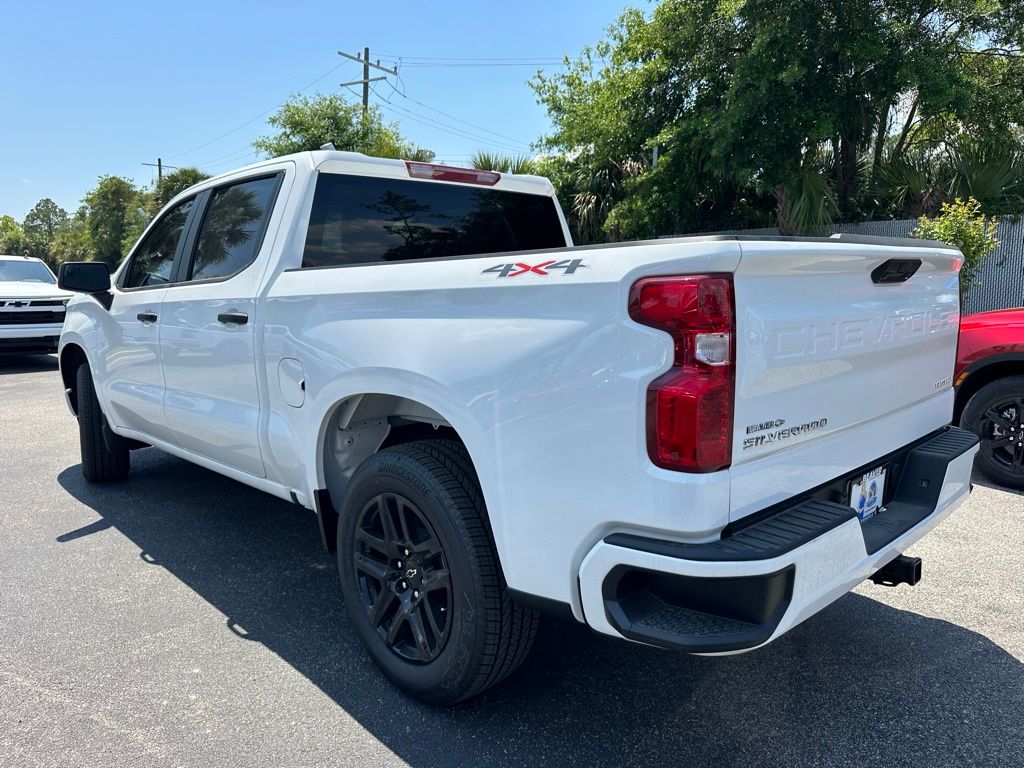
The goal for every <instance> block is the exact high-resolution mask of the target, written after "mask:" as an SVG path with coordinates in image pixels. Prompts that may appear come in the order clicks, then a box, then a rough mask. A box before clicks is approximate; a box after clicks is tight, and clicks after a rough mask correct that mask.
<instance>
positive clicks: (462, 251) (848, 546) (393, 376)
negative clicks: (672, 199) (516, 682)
mask: <svg viewBox="0 0 1024 768" xmlns="http://www.w3.org/2000/svg"><path fill="white" fill-rule="evenodd" d="M961 261H962V256H961V254H960V253H959V252H958V251H957V250H955V249H953V248H950V247H948V246H944V245H941V244H938V243H930V242H923V241H919V240H885V239H867V238H855V237H848V236H846V235H843V236H840V237H837V238H831V239H793V238H774V239H772V238H739V237H721V236H719V237H692V238H678V239H668V240H658V241H651V242H639V243H619V244H614V245H598V246H587V247H573V245H572V242H571V240H570V235H569V231H568V228H567V226H566V222H565V219H564V217H563V215H562V212H561V210H560V208H559V205H558V202H557V199H556V197H555V194H554V190H553V188H552V186H551V184H550V183H549V182H548V181H546V180H545V179H542V178H538V177H532V176H518V175H507V174H500V173H496V172H493V171H482V170H475V169H460V168H454V167H450V166H445V165H433V164H427V163H419V162H403V161H397V160H383V159H376V158H371V157H367V156H364V155H360V154H355V153H344V152H335V151H318V152H311V153H302V154H296V155H291V156H286V157H281V158H278V159H275V160H271V161H267V162H263V163H259V164H257V165H253V166H250V167H247V168H244V169H241V170H238V171H235V172H232V173H229V174H226V175H222V176H218V177H216V178H213V179H210V180H207V181H204V182H202V183H200V184H198V185H196V186H194V187H192V188H191V189H189V190H187V191H186V192H184V193H182V194H181V195H179V196H178V197H177V198H175V199H174V200H172V201H170V203H168V205H167V206H166V207H165V208H164V210H163V211H162V212H161V213H160V214H159V215H158V216H157V217H156V219H155V220H154V221H153V222H152V223H151V224H150V226H149V228H148V229H147V230H146V232H144V233H143V235H142V236H141V238H140V240H139V242H138V243H137V244H136V245H135V247H134V248H133V249H132V251H131V252H130V254H129V255H128V257H127V258H126V259H125V261H124V263H123V264H121V265H120V267H119V268H118V269H117V270H116V271H115V272H114V274H113V276H111V275H110V274H109V273H108V270H107V268H106V267H105V266H104V265H102V264H96V263H77V264H65V265H64V266H63V267H62V270H61V285H62V286H64V287H66V288H68V289H70V290H74V291H77V292H78V295H77V296H76V297H75V298H74V299H73V300H72V301H71V303H70V305H69V306H68V317H67V321H66V323H65V326H64V333H63V335H62V337H61V345H60V367H61V375H62V377H63V384H64V387H65V391H66V393H67V400H68V404H69V406H70V408H71V410H72V412H73V413H74V414H75V416H76V417H77V419H78V426H79V431H80V438H81V455H82V471H83V473H84V474H85V477H86V478H87V479H88V480H90V481H95V482H105V481H114V480H121V479H123V478H125V477H126V475H127V474H128V472H129V463H130V452H131V450H133V449H135V448H139V447H141V446H154V447H156V448H158V449H160V450H163V451H166V452H168V453H170V454H173V455H175V456H179V457H182V458H184V459H187V460H188V461H191V462H194V463H196V464H199V465H201V466H203V467H207V468H209V469H211V470H214V471H216V472H219V473H221V474H223V475H226V476H227V477H230V478H234V479H235V480H238V481H239V482H242V483H245V484H246V485H250V486H252V487H254V488H258V489H261V490H263V491H266V492H267V493H270V494H273V495H275V496H278V497H280V498H282V499H287V500H290V501H291V502H294V504H295V505H297V506H299V507H303V508H306V509H309V510H311V511H313V512H315V516H316V520H317V521H318V524H319V529H320V532H321V534H322V537H323V542H324V545H325V546H326V547H327V548H328V550H330V551H332V552H336V553H337V563H338V569H339V574H340V591H341V595H342V597H343V599H344V603H345V606H346V610H347V613H348V616H349V618H350V621H351V625H352V628H353V631H355V632H356V633H357V634H358V635H359V637H360V638H361V640H362V642H363V643H364V644H365V647H366V649H367V650H368V652H369V655H370V656H371V657H372V659H373V660H374V661H375V662H376V663H377V664H378V665H379V666H380V667H381V668H382V669H383V670H384V672H385V673H386V674H387V675H388V676H389V677H390V678H391V679H392V680H393V681H395V682H396V683H397V684H398V685H399V686H400V687H401V688H403V689H405V690H406V691H407V692H409V693H411V694H412V695H414V696H416V697H419V698H420V699H423V700H426V701H430V702H434V703H451V702H455V701H459V700H462V699H465V698H468V697H470V696H472V695H474V694H476V693H479V692H480V691H482V690H484V689H485V688H487V687H489V686H491V685H493V684H495V683H497V682H499V681H500V680H502V679H503V678H505V677H506V676H507V675H509V674H510V673H511V672H512V671H513V670H515V669H516V668H517V667H518V666H519V665H520V663H521V662H522V661H523V659H524V657H525V656H526V654H527V651H528V650H529V648H530V645H531V643H532V641H533V639H534V634H535V631H536V627H537V617H538V613H539V612H549V613H554V614H559V615H563V616H566V617H570V618H572V619H574V620H576V621H578V622H582V623H585V624H587V625H589V626H590V627H592V628H593V629H594V630H596V631H597V632H600V633H604V634H607V635H611V636H614V637H619V638H626V639H629V640H633V641H637V642H640V643H646V644H650V645H655V646H661V647H664V648H670V649H677V650H679V651H683V652H687V653H696V654H732V653H737V652H741V651H749V650H751V649H754V648H758V647H760V646H763V645H765V644H766V643H768V642H771V641H772V640H774V639H775V638H778V637H779V636H780V635H782V634H784V633H785V632H787V631H788V630H790V629H792V628H793V627H794V626H796V625H797V624H799V623H800V622H802V621H804V620H805V619H807V618H809V617H810V616H813V615H814V614H815V613H817V612H818V611H820V610H821V609H822V608H823V607H825V606H826V605H828V604H829V603H831V602H832V601H834V600H836V599H837V598H838V597H840V596H841V595H843V594H844V593H845V592H847V591H848V590H850V589H851V588H853V587H854V586H855V585H857V584H858V583H859V582H861V581H864V580H865V579H869V578H873V579H874V580H876V581H878V582H881V583H886V584H898V583H910V584H913V583H915V582H916V581H917V579H918V578H919V576H920V561H919V560H918V559H916V558H909V557H907V556H905V555H903V552H904V550H905V549H906V548H907V547H909V546H910V545H912V544H913V543H914V542H916V541H917V540H918V539H920V538H921V537H922V536H924V535H925V534H926V533H927V532H928V531H929V530H931V529H932V528H934V527H935V526H936V525H937V524H938V523H939V522H940V521H941V520H942V519H943V518H944V517H946V516H947V515H948V514H950V513H951V512H952V511H953V510H954V508H955V507H956V506H957V505H958V504H960V503H961V502H962V501H963V500H964V498H965V497H966V496H967V494H968V493H969V492H970V476H971V464H972V462H973V460H974V455H975V453H976V452H977V442H978V441H977V438H976V437H975V436H974V435H973V434H971V433H969V432H967V431H964V430H960V429H958V428H954V427H951V426H949V424H950V420H951V416H952V413H953V389H952V376H953V366H954V358H955V356H956V343H957V329H958V323H959V290H958V288H959V286H958V273H959V267H960V265H961Z"/></svg>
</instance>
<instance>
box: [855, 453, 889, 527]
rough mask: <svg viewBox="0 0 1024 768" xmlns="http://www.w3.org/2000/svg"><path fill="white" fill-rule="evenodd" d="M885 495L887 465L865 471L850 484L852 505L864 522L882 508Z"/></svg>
mask: <svg viewBox="0 0 1024 768" xmlns="http://www.w3.org/2000/svg"><path fill="white" fill-rule="evenodd" d="M884 496H885V467H878V468H877V469H872V470H871V471H870V472H865V473H864V474H863V475H862V476H861V478H860V479H859V480H854V481H853V483H851V484H850V506H851V507H853V511H854V512H856V513H857V517H859V518H860V519H861V521H862V522H863V521H864V520H867V519H869V518H870V517H873V516H874V515H875V514H876V513H877V512H878V511H879V510H880V509H881V508H882V498H883V497H884Z"/></svg>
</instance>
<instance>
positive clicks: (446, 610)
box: [337, 439, 537, 704]
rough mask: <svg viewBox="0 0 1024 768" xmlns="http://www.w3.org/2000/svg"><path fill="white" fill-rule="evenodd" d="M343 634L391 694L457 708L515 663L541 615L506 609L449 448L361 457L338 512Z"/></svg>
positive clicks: (484, 519)
mask: <svg viewBox="0 0 1024 768" xmlns="http://www.w3.org/2000/svg"><path fill="white" fill-rule="evenodd" d="M337 541H338V547H337V549H338V576H339V578H340V581H341V594H342V598H343V599H344V601H345V611H346V613H347V614H348V618H349V623H350V624H351V626H352V629H353V630H354V631H355V633H356V634H357V635H358V637H359V640H360V641H361V642H362V643H363V646H364V647H365V648H366V651H367V653H368V654H369V656H370V658H371V659H373V661H374V662H375V663H376V664H377V665H378V666H379V667H380V668H381V670H382V671H383V672H384V674H385V675H387V676H388V678H390V679H391V680H392V681H393V682H394V683H395V684H396V685H398V686H399V687H400V688H401V689H402V690H404V691H405V692H407V693H408V694H410V695H411V696H414V697H416V698H417V699H420V700H421V701H425V702H429V703H431V704H453V703H455V702H458V701H463V700H465V699H468V698H470V697H472V696H475V695H476V694H478V693H480V692H481V691H483V690H485V689H487V688H490V687H491V686H492V685H496V684H497V683H499V682H501V681H502V680H504V679H505V678H506V677H508V676H509V675H510V674H512V673H513V672H514V671H515V670H516V668H517V667H518V666H519V665H520V664H522V662H523V659H525V658H526V654H527V653H529V650H530V646H531V645H532V644H533V639H534V636H535V635H536V632H537V614H536V613H535V612H534V611H533V610H531V609H530V608H528V607H526V606H524V605H522V604H520V603H517V602H515V601H513V600H512V596H511V594H510V593H509V590H508V587H507V585H506V584H505V579H504V576H503V575H502V571H501V565H500V563H499V560H498V554H497V551H496V548H495V544H494V539H493V536H492V534H491V530H490V525H489V518H488V513H487V506H486V504H485V503H484V498H483V492H482V491H481V488H480V481H479V479H478V477H477V474H476V470H475V468H474V466H473V462H472V461H471V460H470V458H469V454H468V452H467V451H466V449H465V447H464V446H463V445H461V444H459V443H457V442H455V441H452V440H445V439H428V440H417V441H414V442H409V443H402V444H400V445H393V446H390V447H388V448H384V449H383V450H380V451H377V452H376V453H375V454H373V455H372V456H369V457H367V458H366V459H365V460H364V461H363V462H362V463H361V464H360V465H359V467H358V468H357V469H356V471H355V472H354V473H353V474H352V477H351V479H350V480H349V481H348V483H347V485H346V487H345V491H344V498H343V501H342V503H341V506H340V509H339V510H338V538H337Z"/></svg>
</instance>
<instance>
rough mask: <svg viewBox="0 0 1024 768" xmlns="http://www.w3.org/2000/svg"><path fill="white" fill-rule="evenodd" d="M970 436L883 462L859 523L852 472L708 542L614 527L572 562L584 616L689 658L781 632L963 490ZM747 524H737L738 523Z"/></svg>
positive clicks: (883, 558)
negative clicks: (885, 488)
mask: <svg viewBox="0 0 1024 768" xmlns="http://www.w3.org/2000/svg"><path fill="white" fill-rule="evenodd" d="M977 443H978V440H977V437H976V436H975V435H973V434H972V433H970V432H966V431H964V430H960V429H956V428H952V427H950V428H946V429H944V430H941V431H940V432H938V433H935V434H934V435H931V436H929V437H928V438H927V439H926V440H924V441H919V442H918V443H916V444H914V445H911V446H908V447H906V448H904V449H902V450H901V451H898V452H896V453H895V454H893V455H891V456H887V457H884V458H883V459H879V460H878V463H879V464H882V463H885V464H887V465H888V466H889V467H890V471H891V472H893V475H891V476H892V477H894V478H895V484H894V488H895V491H894V493H893V494H892V496H891V498H888V499H887V501H886V504H885V510H884V511H883V512H880V513H879V514H878V515H876V516H875V517H874V518H871V519H870V520H868V521H866V522H865V523H861V522H860V520H858V518H857V516H856V515H855V514H854V512H853V510H852V509H851V508H850V507H848V506H846V505H845V503H841V502H840V501H839V498H840V493H841V492H840V490H839V489H844V488H845V487H846V486H845V481H846V479H847V478H848V477H849V476H844V477H842V478H839V479H837V480H836V481H834V482H833V483H830V484H829V485H828V486H826V487H823V488H820V489H817V490H816V491H815V492H814V493H813V494H811V495H809V496H808V497H806V498H801V499H795V500H793V501H792V502H791V503H789V504H787V505H780V506H779V507H776V508H773V509H771V510H768V511H767V512H766V513H765V514H764V515H763V516H762V515H757V516H753V518H757V519H755V520H754V522H752V523H750V524H747V525H745V526H742V527H736V528H734V529H733V530H729V529H727V530H726V532H725V535H724V536H723V537H722V538H721V539H719V540H718V541H714V542H709V543H706V544H685V543H680V542H672V541H664V540H658V539H651V538H647V537H643V536H636V535H632V534H612V535H610V536H607V537H606V538H605V539H604V540H603V541H601V542H599V543H598V544H597V545H596V546H595V547H594V548H593V549H592V550H591V551H590V553H589V554H588V555H587V557H586V558H585V559H584V561H583V564H582V566H581V568H580V574H579V578H580V592H581V599H582V603H583V610H584V614H585V616H586V620H587V623H588V624H590V625H591V626H592V627H593V628H594V629H596V630H598V631H599V632H604V633H606V634H610V635H617V636H620V637H625V638H628V639H631V640H636V641H638V642H644V643H648V644H651V645H659V646H663V647H668V648H675V649H679V650H683V651H686V652H689V653H735V652H739V651H745V650H750V649H752V648H756V647H758V646H760V645H763V644H765V643H767V642H770V641H771V640H774V639H775V638H777V637H779V636H780V635H782V634H783V633H784V632H786V631H788V630H789V629H791V628H792V627H794V626H796V625H797V624H799V623H800V622H801V621H803V620H804V619H806V618H808V617H809V616H812V615H813V614H815V613H817V612H818V611H820V610H821V609H822V608H824V607H825V606H826V605H828V604H829V603H831V602H832V601H834V600H835V599H837V598H838V597H840V596H841V595H843V594H845V593H846V592H848V591H849V590H850V589H852V588H853V587H854V586H856V585H857V584H858V583H860V582H861V581H863V580H864V579H866V578H868V577H869V576H871V575H872V574H873V573H874V572H875V571H877V570H878V569H880V568H881V567H882V566H884V565H886V564H887V563H889V562H890V561H891V560H893V559H894V558H896V557H897V556H898V555H900V554H901V553H902V552H903V551H904V550H905V549H906V548H907V547H909V546H911V545H912V544H913V543H914V542H916V541H917V540H918V539H920V538H921V537H922V536H924V535H925V534H926V533H927V532H928V531H929V530H931V529H932V528H933V527H935V526H936V525H937V524H938V523H939V522H941V521H942V520H943V519H944V518H945V517H946V516H947V515H948V514H950V513H951V512H952V511H953V510H954V509H955V508H956V507H957V506H958V505H959V504H960V503H961V502H962V501H963V499H964V498H965V497H966V496H967V495H968V494H969V493H970V478H971V467H972V464H973V461H974V455H975V454H976V453H977V450H978V449H977ZM745 522H746V521H740V524H741V525H742V524H743V523H745Z"/></svg>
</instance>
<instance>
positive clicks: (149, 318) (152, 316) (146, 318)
mask: <svg viewBox="0 0 1024 768" xmlns="http://www.w3.org/2000/svg"><path fill="white" fill-rule="evenodd" d="M135 319H136V320H138V321H139V322H140V323H155V322H156V312H139V314H137V315H136V316H135Z"/></svg>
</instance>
